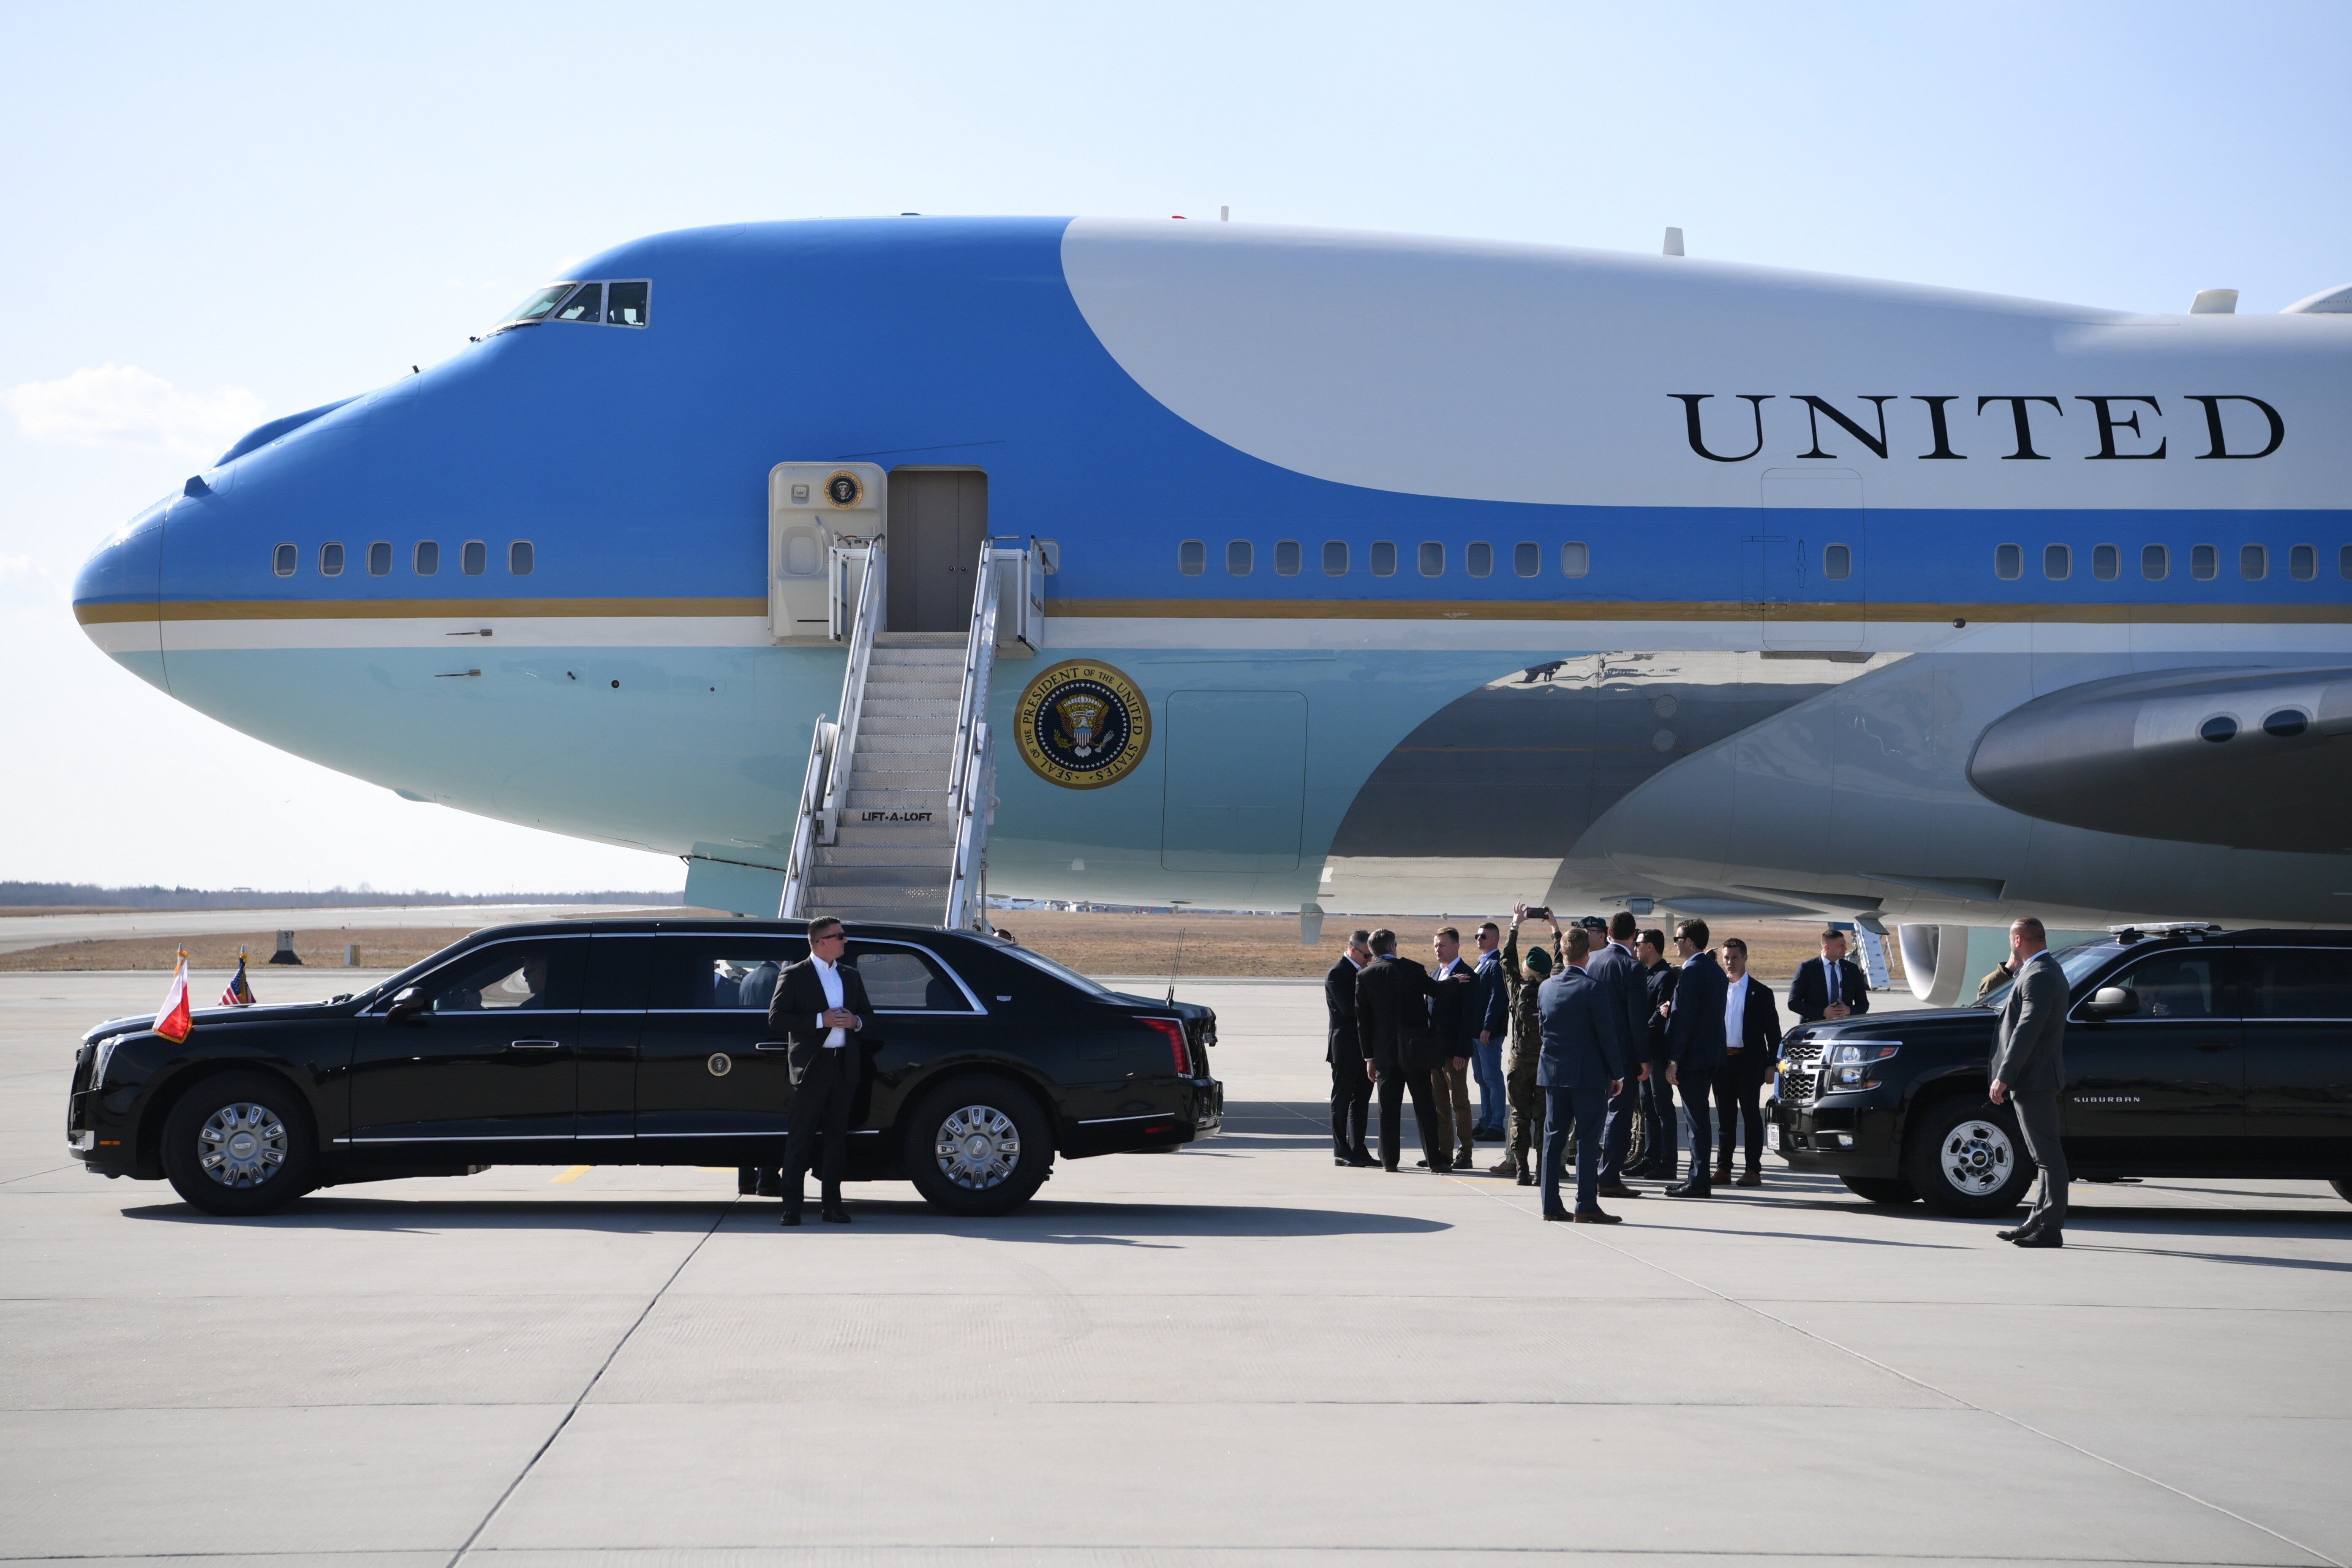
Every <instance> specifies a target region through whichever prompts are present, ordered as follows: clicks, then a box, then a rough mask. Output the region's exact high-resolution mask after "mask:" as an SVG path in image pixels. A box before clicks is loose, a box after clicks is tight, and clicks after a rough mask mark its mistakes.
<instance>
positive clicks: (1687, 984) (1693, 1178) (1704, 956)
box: [1666, 920, 1728, 1198]
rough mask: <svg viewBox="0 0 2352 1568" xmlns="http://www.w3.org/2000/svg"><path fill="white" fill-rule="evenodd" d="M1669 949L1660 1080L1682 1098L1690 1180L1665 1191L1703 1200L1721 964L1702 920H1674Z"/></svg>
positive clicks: (1710, 1191) (1719, 1051)
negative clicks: (1670, 996) (1670, 977)
mask: <svg viewBox="0 0 2352 1568" xmlns="http://www.w3.org/2000/svg"><path fill="white" fill-rule="evenodd" d="M1675 951H1676V952H1680V953H1681V954H1682V957H1683V966H1682V973H1680V974H1678V975H1677V976H1676V977H1675V999H1674V1000H1673V1001H1672V1002H1670V1003H1668V1004H1667V1011H1666V1081H1667V1082H1668V1083H1670V1084H1672V1085H1674V1086H1675V1089H1678V1090H1679V1091H1680V1092H1681V1094H1682V1097H1683V1119H1684V1120H1685V1121H1688V1122H1689V1123H1690V1135H1691V1168H1690V1179H1689V1180H1687V1181H1685V1182H1679V1183H1677V1184H1675V1185H1673V1186H1671V1187H1668V1188H1667V1189H1666V1195H1667V1196H1668V1197H1670V1198H1708V1197H1713V1196H1714V1195H1715V1189H1714V1187H1713V1186H1712V1185H1711V1184H1709V1183H1708V1180H1707V1175H1708V1171H1707V1163H1706V1155H1707V1148H1708V1145H1709V1143H1710V1142H1711V1139H1710V1137H1709V1129H1708V1122H1709V1121H1711V1120H1712V1118H1711V1117H1710V1115H1709V1113H1708V1110H1707V1102H1708V1101H1709V1100H1713V1099H1714V1098H1715V1069H1716V1068H1718V1067H1720V1066H1721V1065H1722V1064H1723V1046H1724V1040H1723V994H1724V992H1725V991H1726V990H1727V989H1728V987H1727V985H1726V984H1725V982H1724V978H1723V966H1722V965H1720V964H1718V963H1716V962H1715V955H1714V954H1713V953H1711V952H1707V951H1706V921H1701V920H1688V921H1675Z"/></svg>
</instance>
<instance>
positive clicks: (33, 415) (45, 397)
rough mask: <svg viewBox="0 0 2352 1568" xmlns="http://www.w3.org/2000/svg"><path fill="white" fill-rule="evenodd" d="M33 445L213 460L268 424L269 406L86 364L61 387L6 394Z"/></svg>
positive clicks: (121, 367) (132, 370) (226, 390)
mask: <svg viewBox="0 0 2352 1568" xmlns="http://www.w3.org/2000/svg"><path fill="white" fill-rule="evenodd" d="M0 403H5V404H6V405H7V406H8V409H9V411H10V412H11V413H13V414H15V415H16V429H17V432H18V433H19V434H20V435H22V436H23V437H25V439H26V440H27V441H43V442H48V443H51V444H53V445H58V446H67V447H97V446H131V447H163V448H164V449H165V450H166V451H172V452H181V453H185V454H187V455H188V456H191V457H197V458H210V457H214V456H215V455H217V454H218V453H219V452H220V450H221V449H222V448H223V447H226V446H227V445H228V444H229V443H230V442H232V441H234V440H236V438H237V437H239V436H242V435H243V434H245V432H247V430H250V429H252V428H253V427H254V426H256V425H258V424H260V423H261V416H262V402H261V399H260V398H259V397H257V396H256V395H254V394H252V393H250V392H247V390H246V389H245V388H243V387H241V386H224V387H221V388H219V389H217V390H215V391H213V392H209V393H194V392H182V391H181V390H180V389H179V388H178V387H176V386H173V384H171V383H170V382H168V381H165V380H164V379H163V377H162V376H160V375H156V374H153V373H152V372H149V371H143V370H141V369H140V368H139V367H138V366H137V365H135V364H101V365H86V366H84V367H83V368H82V369H80V370H78V371H76V372H74V373H73V374H71V375H69V376H67V377H66V378H65V379H63V380H62V381H28V382H26V383H24V384H22V385H19V386H13V387H10V388H8V389H7V390H6V391H5V392H0Z"/></svg>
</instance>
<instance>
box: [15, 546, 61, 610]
mask: <svg viewBox="0 0 2352 1568" xmlns="http://www.w3.org/2000/svg"><path fill="white" fill-rule="evenodd" d="M58 588H59V584H58V580H57V579H56V578H55V577H53V576H51V575H50V574H49V572H48V569H47V567H45V566H43V565H42V564H41V563H39V562H37V561H36V560H34V559H33V558H32V557H31V556H29V555H0V608H12V609H13V608H16V607H18V606H20V605H46V604H48V603H50V602H51V601H53V600H56V599H58V598H59V597H61V596H62V595H60V594H59V592H58Z"/></svg>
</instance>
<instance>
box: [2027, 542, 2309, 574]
mask: <svg viewBox="0 0 2352 1568" xmlns="http://www.w3.org/2000/svg"><path fill="white" fill-rule="evenodd" d="M2122 570H2123V552H2122V551H2120V550H2118V549H2117V548H2116V546H2114V545H2112V544H2095V545H2093V546H2091V575H2092V576H2093V577H2095V578H2097V579H2098V580H2099V581H2100V582H2102V583H2112V582H2114V581H2115V580H2116V577H2117V576H2118V575H2119V574H2121V573H2122ZM1992 574H1993V575H1994V576H1996V577H1998V578H2000V580H2001V581H2002V582H2004V583H2013V582H2015V581H2016V580H2017V579H2018V578H2020V577H2022V576H2024V575H2025V547H2024V546H2023V545H2020V544H1996V545H1994V546H1993V552H1992ZM2139 574H2140V575H2141V576H2143V577H2145V578H2147V580H2148V581H2149V582H2151V583H2161V582H2163V581H2164V580H2165V579H2166V578H2167V577H2169V576H2170V575H2172V552H2171V551H2170V550H2168V549H2167V548H2166V547H2165V546H2163V545H2161V544H2143V545H2141V546H2140V549H2139ZM2270 574H2271V552H2270V547H2269V546H2267V545H2263V544H2242V545H2240V546H2238V575H2239V576H2241V577H2242V578H2244V579H2245V580H2246V581H2247V582H2249V583H2259V582H2261V581H2262V580H2263V578H2265V577H2267V576H2269V575H2270ZM2286 574H2287V575H2288V576H2289V577H2292V578H2293V579H2294V581H2296V582H2298V583H2308V582H2311V581H2312V580H2313V579H2315V578H2316V577H2317V576H2318V575H2319V551H2318V549H2317V548H2316V547H2315V546H2313V545H2309V544H2296V545H2292V546H2290V547H2289V548H2288V550H2287V552H2286ZM2042 575H2043V576H2044V577H2047V578H2049V579H2050V580H2051V581H2052V582H2053V583H2063V582H2064V581H2065V580H2066V579H2067V578H2069V577H2072V576H2073V575H2074V549H2073V547H2072V546H2070V545H2064V544H2045V545H2043V546H2042ZM2220 575H2221V551H2220V550H2219V549H2218V548H2216V547H2215V546H2213V545H2210V544H2192V545H2190V546H2189V576H2191V577H2193V578H2195V579H2196V580H2197V581H2198V582H2200V583H2210V582H2211V581H2212V580H2213V579H2214V578H2216V577H2218V576H2220ZM2336 575H2338V576H2340V577H2343V578H2345V579H2347V580H2352V544H2347V545H2343V546H2341V547H2340V548H2338V549H2337V551H2336Z"/></svg>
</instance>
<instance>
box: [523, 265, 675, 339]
mask: <svg viewBox="0 0 2352 1568" xmlns="http://www.w3.org/2000/svg"><path fill="white" fill-rule="evenodd" d="M653 290H654V286H653V284H652V282H651V281H650V280H648V279H643V278H631V279H621V280H618V281H614V282H606V281H604V280H601V279H599V280H595V281H591V282H585V283H583V282H580V281H577V280H574V281H572V282H570V283H550V284H549V285H548V286H547V287H546V288H544V289H541V290H540V291H539V292H538V293H536V294H533V295H532V296H531V297H530V299H528V300H524V301H523V302H522V304H521V305H520V307H519V308H518V309H517V310H515V312H514V314H512V315H510V316H509V317H508V318H507V319H506V320H505V321H500V322H499V324H498V325H497V326H495V327H493V328H491V329H490V330H491V331H494V332H502V331H506V330H507V329H508V328H509V327H528V326H531V325H534V324H535V323H537V322H540V321H572V322H576V323H577V324H579V325H581V326H605V327H642V326H645V325H646V324H647V322H648V321H649V320H650V319H651V306H652V302H653Z"/></svg>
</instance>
